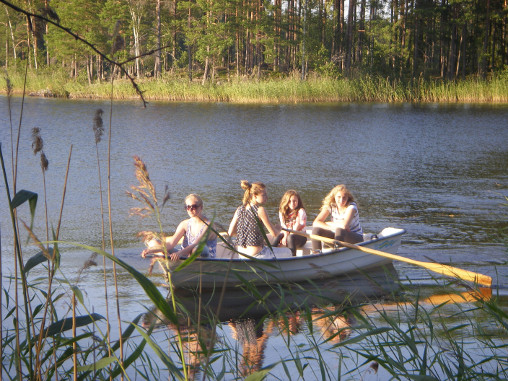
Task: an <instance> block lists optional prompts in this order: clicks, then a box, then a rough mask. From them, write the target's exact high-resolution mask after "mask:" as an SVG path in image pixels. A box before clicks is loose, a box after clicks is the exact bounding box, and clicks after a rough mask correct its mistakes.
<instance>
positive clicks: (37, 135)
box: [32, 127, 44, 155]
mask: <svg viewBox="0 0 508 381" xmlns="http://www.w3.org/2000/svg"><path fill="white" fill-rule="evenodd" d="M43 147H44V142H43V141H42V137H41V129H40V128H39V127H34V128H32V149H33V151H34V155H37V153H38V152H40V151H42V148H43Z"/></svg>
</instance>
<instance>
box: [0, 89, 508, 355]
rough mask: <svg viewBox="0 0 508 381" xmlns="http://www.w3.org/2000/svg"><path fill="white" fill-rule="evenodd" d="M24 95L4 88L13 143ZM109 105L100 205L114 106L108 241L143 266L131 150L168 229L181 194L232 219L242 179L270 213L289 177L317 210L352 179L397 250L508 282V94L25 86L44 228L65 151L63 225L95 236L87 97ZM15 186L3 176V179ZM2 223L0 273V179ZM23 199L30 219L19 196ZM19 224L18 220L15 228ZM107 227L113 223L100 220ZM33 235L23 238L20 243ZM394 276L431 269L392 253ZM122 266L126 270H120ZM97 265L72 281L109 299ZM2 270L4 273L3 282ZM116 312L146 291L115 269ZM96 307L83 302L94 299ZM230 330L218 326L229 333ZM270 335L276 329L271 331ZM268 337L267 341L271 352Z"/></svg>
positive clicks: (25, 185) (5, 145)
mask: <svg viewBox="0 0 508 381" xmlns="http://www.w3.org/2000/svg"><path fill="white" fill-rule="evenodd" d="M20 101H21V100H20V98H15V99H13V107H12V117H13V121H12V124H13V131H14V136H13V141H14V143H16V133H17V127H18V125H19V118H20ZM98 108H102V109H103V110H104V115H103V119H104V124H105V127H106V134H105V135H104V136H103V138H102V141H101V142H100V143H99V156H100V165H101V175H102V189H103V192H104V193H103V197H104V202H105V207H106V209H105V213H106V218H107V194H106V188H107V176H108V166H107V164H108V163H107V153H108V135H107V133H108V131H109V120H110V116H111V127H112V129H111V131H112V133H111V166H110V181H111V185H110V186H111V209H112V211H111V212H112V216H113V236H114V240H115V244H116V248H115V250H116V254H117V255H118V256H120V257H121V258H122V259H124V260H126V261H127V262H128V263H131V264H132V265H134V266H135V267H136V268H138V269H139V270H142V271H145V270H146V268H147V264H146V262H144V261H143V260H141V259H140V258H139V252H140V251H141V249H142V243H141V242H140V240H139V238H137V237H136V233H137V232H138V231H141V230H154V229H155V230H156V229H157V226H156V224H155V221H154V220H153V219H140V218H139V217H135V216H129V210H130V208H131V207H136V206H140V205H138V204H136V202H135V201H133V200H131V199H130V198H128V196H127V195H126V191H128V190H129V188H130V186H131V185H136V178H135V176H134V167H133V159H132V158H133V156H134V155H138V156H139V157H141V159H142V160H143V161H144V162H145V163H146V165H147V167H148V170H149V173H150V177H151V179H152V180H153V182H154V183H155V185H156V186H157V189H158V191H159V193H160V194H161V195H162V193H163V190H164V187H165V186H166V185H167V186H168V187H169V190H170V192H171V199H170V201H169V203H168V205H167V206H166V207H165V208H164V210H163V224H164V229H165V230H166V231H168V232H172V231H174V229H175V228H176V226H177V224H178V223H179V221H181V220H182V219H183V218H185V217H186V213H185V211H184V210H183V198H184V197H185V195H187V194H189V193H199V194H200V195H201V196H202V197H203V199H204V202H205V213H206V214H208V215H209V216H210V217H212V216H215V217H216V220H217V221H218V222H220V223H221V224H222V225H223V226H225V227H227V225H228V224H229V221H230V219H231V217H232V215H233V212H234V210H235V208H236V207H237V206H238V205H239V204H240V202H241V198H242V193H243V191H242V190H241V188H240V180H242V179H246V180H249V181H262V182H264V183H265V184H266V185H267V189H268V197H269V200H268V205H267V208H268V211H269V213H270V217H271V218H272V220H273V221H275V220H276V212H277V206H278V202H279V200H280V197H281V196H282V194H283V193H284V191H285V190H287V189H290V188H294V189H297V190H298V191H299V192H300V193H301V195H302V198H303V200H304V203H305V206H306V209H307V213H308V215H309V219H310V220H312V219H313V218H314V217H315V216H316V214H317V212H318V210H319V207H320V203H321V201H322V198H323V197H324V196H325V194H326V193H327V192H328V191H329V190H330V189H331V188H332V187H333V186H334V185H336V184H339V183H344V184H347V186H348V187H349V189H350V190H351V191H352V193H353V195H354V196H355V197H356V199H357V201H358V204H359V207H360V216H361V221H362V224H363V226H364V230H366V231H368V232H378V231H380V230H382V229H383V228H384V227H387V226H395V227H402V228H405V229H406V230H407V234H406V235H405V236H404V238H403V242H402V246H401V249H400V250H399V254H400V255H404V256H407V257H410V258H415V259H419V260H429V261H431V260H435V261H439V262H446V263H450V264H452V265H453V266H456V267H460V268H464V269H468V270H471V271H475V272H480V273H483V274H486V275H490V276H492V277H493V278H494V284H495V286H496V292H499V293H500V294H501V295H502V296H503V295H506V287H507V277H508V270H507V268H506V261H507V259H508V255H507V250H506V248H505V247H504V246H503V245H502V244H501V243H500V242H499V238H500V237H499V230H500V229H502V228H506V225H507V224H506V221H507V218H506V216H507V214H508V213H507V211H508V207H506V206H505V207H503V206H501V204H502V203H503V202H506V200H505V198H504V197H505V196H506V195H507V194H508V171H507V168H508V107H507V106H496V105H492V106H491V105H481V106H476V105H473V106H471V105H424V106H417V105H410V104H401V105H386V104H339V105H337V104H334V105H276V106H270V105H229V104H194V103H181V104H169V103H156V102H153V103H150V104H149V105H148V107H147V108H143V107H142V105H141V103H140V102H115V103H114V104H113V108H112V114H111V113H110V104H109V102H102V101H69V100H54V99H32V98H29V99H27V100H26V103H25V106H24V111H23V118H22V122H21V136H20V141H19V157H18V181H17V189H18V190H20V189H26V190H30V191H33V192H36V193H38V195H39V202H38V207H37V215H36V220H35V229H34V230H35V232H36V234H37V235H38V236H39V238H40V239H45V238H46V230H45V225H44V222H43V221H44V200H45V199H46V200H47V205H48V215H49V220H50V229H51V228H54V229H55V230H56V228H57V223H58V216H59V213H60V205H61V201H62V194H63V191H64V180H65V173H66V166H67V161H68V158H69V154H70V150H71V146H72V155H71V159H70V167H69V174H68V183H67V187H66V195H65V203H64V208H63V215H62V222H61V227H60V239H62V240H66V241H74V242H80V243H84V244H87V245H91V246H97V247H98V246H100V242H101V222H100V221H101V220H100V198H99V180H98V171H97V157H96V150H95V149H96V148H95V143H94V135H93V131H92V125H93V118H94V114H95V110H96V109H98ZM7 110H8V107H7V99H6V98H4V97H3V98H0V118H1V121H0V123H1V126H2V127H1V130H0V141H1V143H2V152H3V155H4V158H5V160H6V165H7V168H8V175H9V179H10V180H9V181H11V182H12V180H11V178H12V176H11V129H10V127H9V114H8V111H7ZM33 127H39V128H40V129H41V135H42V137H43V139H44V152H45V154H46V156H47V157H48V159H49V170H48V171H47V172H46V177H45V182H46V193H45V192H44V188H43V177H42V174H41V169H40V166H39V157H38V156H34V155H33V153H32V147H31V129H32V128H33ZM11 190H12V184H11ZM0 191H1V192H2V194H3V195H2V196H0V207H1V210H2V213H1V220H0V223H1V225H0V227H1V233H2V236H1V238H2V240H1V243H2V265H3V274H4V277H5V276H6V274H7V275H9V274H11V273H12V271H13V270H12V268H13V261H12V233H11V227H10V217H9V214H8V208H7V203H6V197H5V186H4V184H3V182H2V184H1V185H0ZM22 208H24V209H22V210H20V214H21V216H22V218H23V219H24V220H25V221H26V222H27V223H29V217H28V207H27V206H24V207H22ZM23 236H24V237H25V236H26V233H23ZM108 236H109V234H108ZM36 251H37V249H35V248H29V249H26V250H25V255H26V256H27V257H28V256H30V255H31V254H33V253H35V252H36ZM89 255H90V253H89V252H88V251H84V250H82V249H76V248H72V247H69V248H68V249H66V250H65V251H64V252H63V257H62V268H63V273H64V274H66V276H67V277H69V279H70V280H71V281H72V280H74V279H75V277H76V270H78V269H79V268H81V267H82V265H83V263H84V262H85V260H86V259H87V258H88V257H89ZM396 268H397V270H398V272H399V277H400V278H401V279H403V280H406V282H410V283H412V284H414V285H420V286H426V285H430V284H432V283H433V281H432V280H431V278H430V274H429V273H427V272H426V271H425V270H423V269H420V268H415V267H413V266H410V265H405V264H399V263H397V264H396ZM122 274H123V273H122ZM102 279H103V278H102V269H101V266H98V267H92V268H91V269H87V270H85V271H84V272H83V274H82V276H81V279H80V282H79V284H80V287H81V288H82V289H83V290H84V292H85V297H86V300H87V302H88V303H89V304H90V305H92V306H93V308H94V310H95V311H96V312H97V311H101V310H102V309H103V308H104V289H103V287H102V286H101V285H102V282H103V280H102ZM6 282H7V280H5V279H4V281H3V284H4V287H5V284H6ZM119 294H120V305H121V310H122V314H123V316H122V318H123V319H124V320H132V319H133V318H134V317H135V316H136V315H137V314H139V313H142V312H145V311H146V309H147V308H150V301H149V300H148V298H147V297H146V295H145V294H144V293H143V291H142V290H141V289H140V288H139V286H138V285H137V283H136V282H135V281H134V280H132V278H130V277H129V276H127V275H122V276H121V277H120V278H119ZM90 308H91V307H90ZM229 335H230V334H228V333H227V332H226V336H227V337H230V336H229ZM271 340H272V342H270V341H269V345H268V348H273V350H275V351H278V350H279V349H280V347H282V346H283V343H282V342H281V341H280V336H277V335H273V338H272V339H271ZM270 350H271V349H267V351H268V353H270Z"/></svg>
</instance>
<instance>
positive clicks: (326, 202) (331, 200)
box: [321, 184, 355, 210]
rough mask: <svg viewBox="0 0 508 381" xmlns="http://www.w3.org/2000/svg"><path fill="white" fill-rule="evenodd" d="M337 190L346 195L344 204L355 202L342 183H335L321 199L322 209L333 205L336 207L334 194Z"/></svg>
mask: <svg viewBox="0 0 508 381" xmlns="http://www.w3.org/2000/svg"><path fill="white" fill-rule="evenodd" d="M339 192H344V195H345V196H346V197H347V203H346V205H351V203H353V202H355V199H354V197H353V195H352V194H351V192H350V191H349V190H348V189H347V188H346V186H345V185H344V184H340V185H336V186H335V187H333V189H332V190H331V191H330V193H328V194H327V195H326V196H325V198H324V199H323V205H322V206H321V210H322V209H325V208H326V209H331V208H333V207H337V204H336V203H335V196H336V195H337V193H339Z"/></svg>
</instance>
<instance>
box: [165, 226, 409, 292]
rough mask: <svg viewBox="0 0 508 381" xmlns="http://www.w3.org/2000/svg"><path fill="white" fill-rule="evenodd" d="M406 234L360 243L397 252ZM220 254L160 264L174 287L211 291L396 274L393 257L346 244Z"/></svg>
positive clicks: (387, 232)
mask: <svg viewBox="0 0 508 381" xmlns="http://www.w3.org/2000/svg"><path fill="white" fill-rule="evenodd" d="M404 233H405V230H404V229H396V228H387V229H384V230H383V231H382V232H381V233H380V234H378V235H377V237H375V239H370V240H368V241H365V242H362V243H361V244H360V246H363V247H366V248H370V249H375V250H380V251H384V252H387V253H390V254H396V253H397V250H398V248H399V247H400V244H401V239H402V235H403V234H404ZM221 256H222V258H214V259H210V258H196V259H195V260H194V261H193V262H192V263H190V264H189V265H187V266H186V267H184V268H182V269H180V270H177V267H178V266H179V265H181V263H180V262H173V261H166V260H160V261H159V263H160V264H161V266H162V268H163V270H164V271H165V272H166V275H167V276H168V280H170V282H171V283H172V284H173V287H174V288H175V289H185V288H187V289H195V288H197V287H199V289H200V290H211V292H214V291H213V290H217V289H219V288H221V287H223V286H227V287H241V286H244V285H255V286H256V287H260V286H261V287H262V286H272V285H274V284H291V283H296V284H299V283H302V282H311V283H312V282H314V283H315V282H327V281H328V282H329V281H330V280H334V279H336V278H345V279H347V278H358V276H359V275H361V276H363V277H365V278H369V273H374V272H376V273H377V272H379V270H380V269H383V268H385V269H386V268H390V269H389V270H390V271H389V272H390V273H391V274H392V275H393V271H392V269H393V265H392V260H391V259H388V258H385V257H381V256H378V255H374V254H370V253H366V252H363V251H360V250H356V249H350V248H345V247H341V248H338V249H329V250H328V251H326V250H324V251H323V254H319V255H304V256H296V257H290V258H279V259H269V260H267V259H264V260H246V259H239V258H238V257H237V254H236V253H234V252H228V251H226V253H222V255H221ZM228 256H229V257H228ZM392 275H391V276H392ZM392 281H393V279H392Z"/></svg>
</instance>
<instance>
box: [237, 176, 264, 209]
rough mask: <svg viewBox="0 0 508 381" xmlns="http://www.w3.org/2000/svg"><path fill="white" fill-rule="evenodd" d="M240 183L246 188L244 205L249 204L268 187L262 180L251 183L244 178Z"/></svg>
mask: <svg viewBox="0 0 508 381" xmlns="http://www.w3.org/2000/svg"><path fill="white" fill-rule="evenodd" d="M240 185H241V187H242V189H243V190H245V193H244V194H243V205H247V204H249V203H250V202H251V200H252V199H253V198H254V197H256V196H257V195H258V194H260V193H261V192H263V191H264V190H265V189H266V186H265V184H263V183H260V182H255V183H252V184H251V183H249V182H248V181H247V180H242V181H241V183H240Z"/></svg>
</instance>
